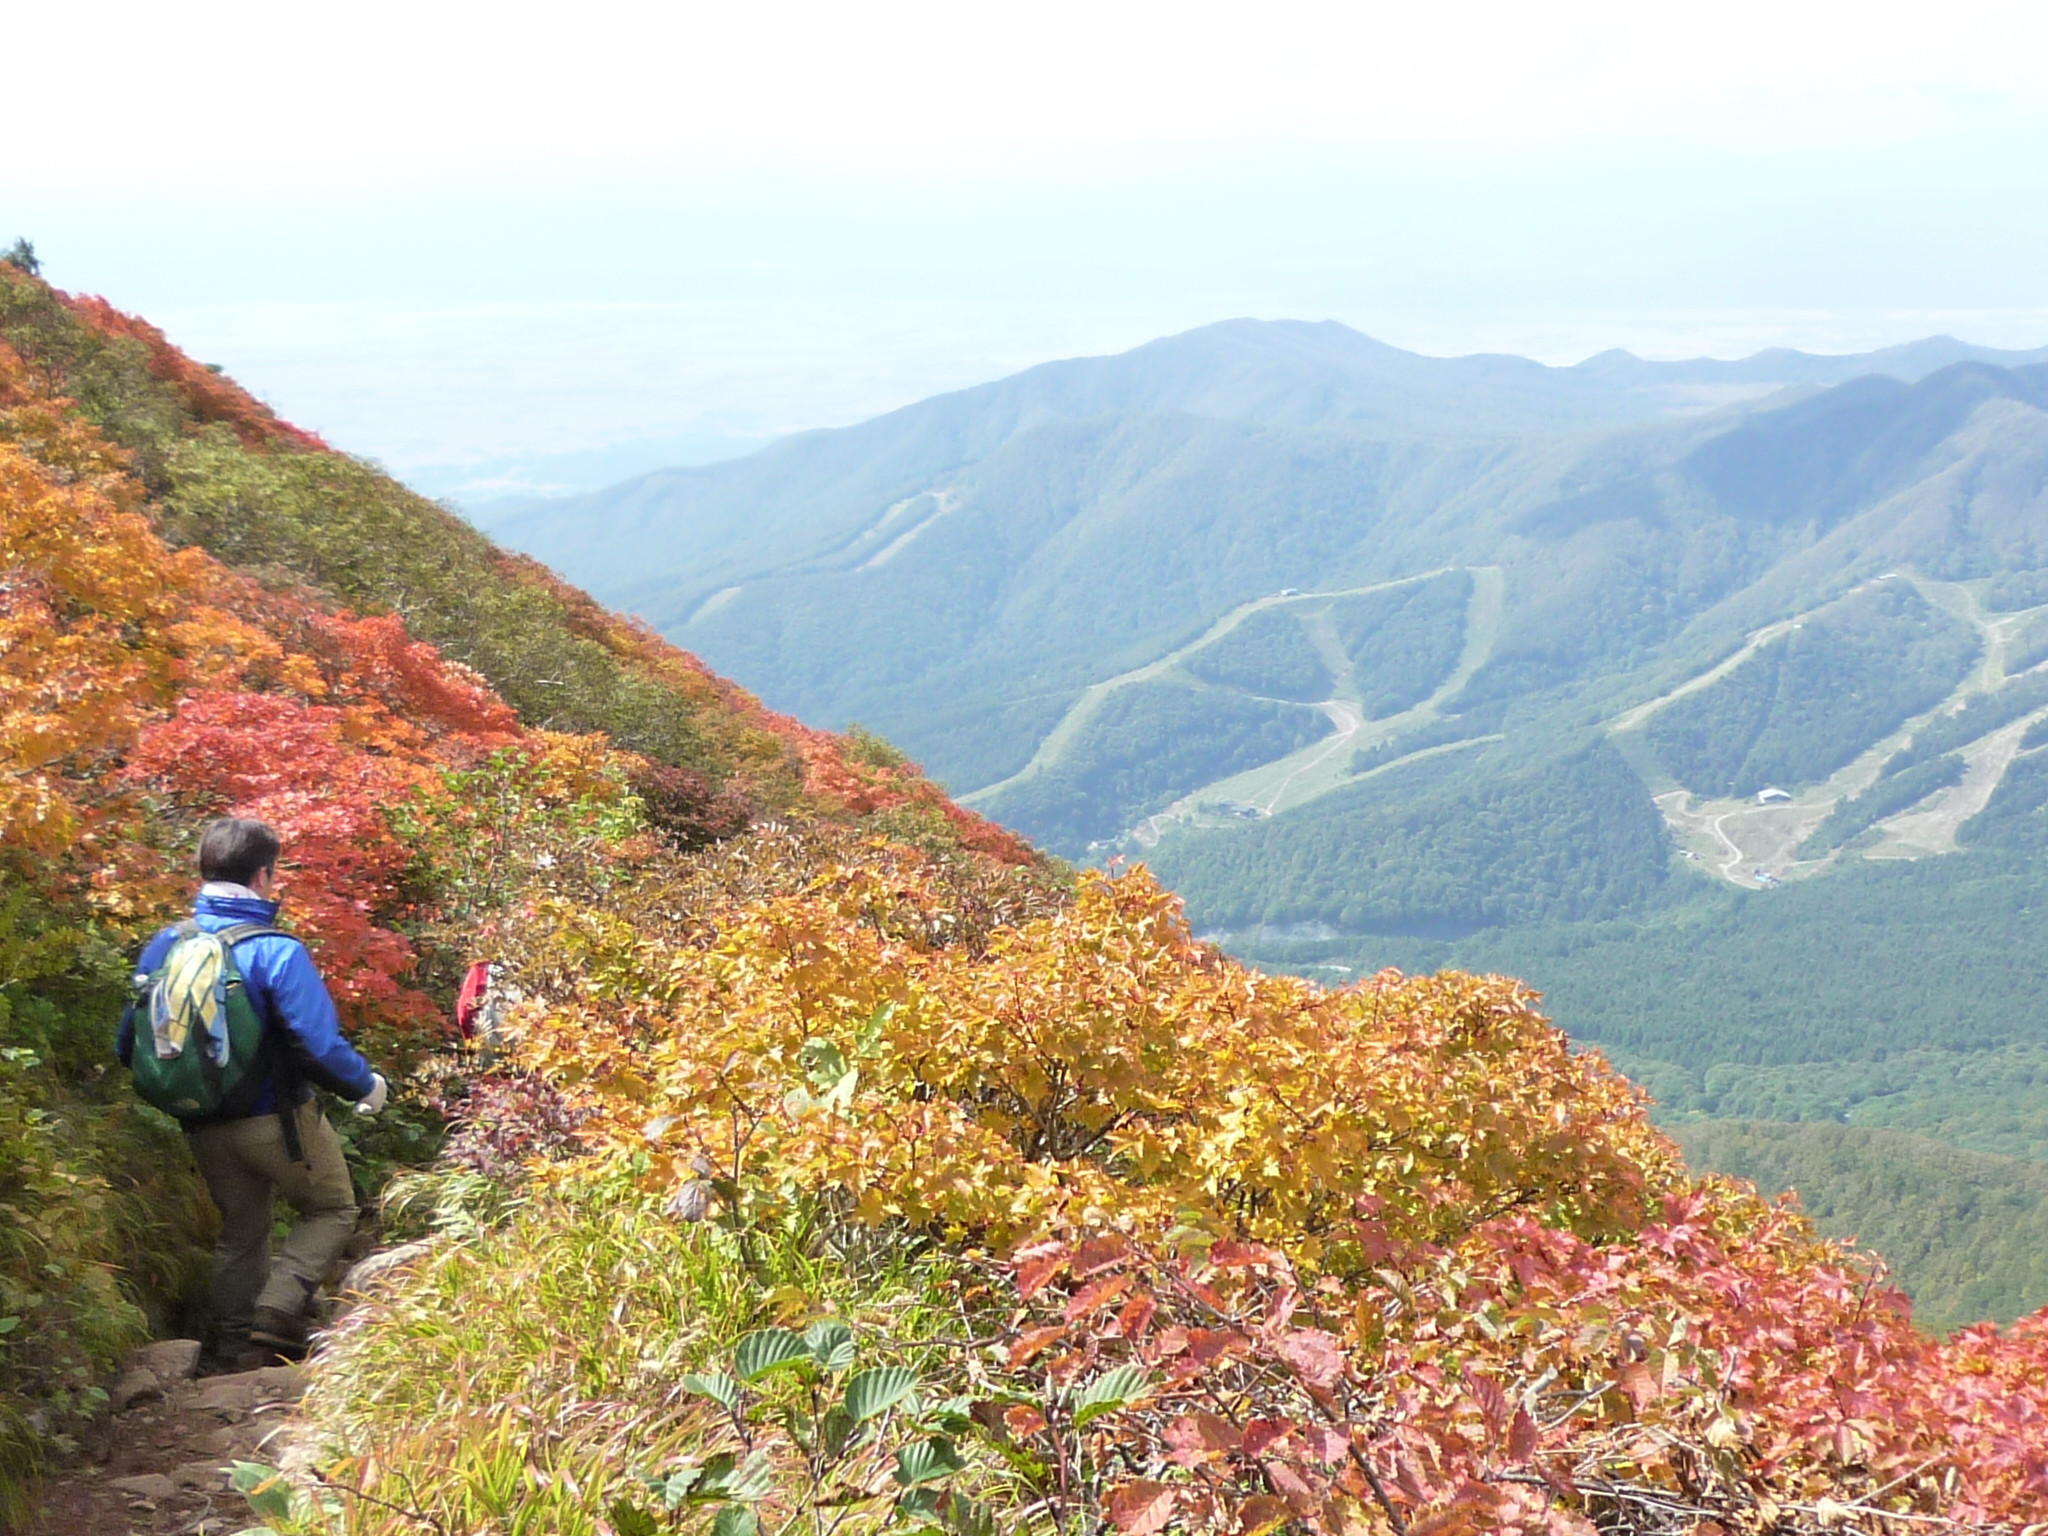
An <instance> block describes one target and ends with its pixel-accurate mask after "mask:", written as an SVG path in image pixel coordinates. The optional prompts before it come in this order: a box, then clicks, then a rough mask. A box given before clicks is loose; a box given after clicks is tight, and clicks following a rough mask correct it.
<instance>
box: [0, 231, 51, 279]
mask: <svg viewBox="0 0 2048 1536" xmlns="http://www.w3.org/2000/svg"><path fill="white" fill-rule="evenodd" d="M0 261H4V262H6V263H7V265H9V266H10V267H19V268H21V270H22V271H24V272H26V273H27V274H28V275H29V276H30V277H40V276H41V275H42V271H43V264H42V263H41V262H40V261H37V260H36V248H35V246H34V244H33V243H31V242H30V241H29V240H28V238H27V237H26V236H16V237H15V241H14V244H13V245H11V246H9V247H8V248H7V251H6V253H5V254H4V255H0Z"/></svg>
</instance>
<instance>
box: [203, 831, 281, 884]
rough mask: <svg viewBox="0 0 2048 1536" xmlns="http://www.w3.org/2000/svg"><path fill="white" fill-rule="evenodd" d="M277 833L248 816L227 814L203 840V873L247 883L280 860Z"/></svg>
mask: <svg viewBox="0 0 2048 1536" xmlns="http://www.w3.org/2000/svg"><path fill="white" fill-rule="evenodd" d="M279 846H280V845H279V843H278V840H277V834H276V833H275V832H273V831H271V830H270V828H268V827H266V826H265V825H264V824H263V823H262V822H260V821H254V820H251V819H250V818H249V817H247V816H223V817H221V819H220V820H219V821H216V822H214V823H213V824H212V825H211V826H209V827H208V828H207V829H206V831H205V833H204V834H202V835H201V837H200V839H199V875H200V878H201V879H203V880H224V881H227V882H229V883H230V884H233V885H247V884H248V883H249V882H250V881H251V880H253V879H255V878H256V877H257V876H258V875H259V874H261V873H262V872H263V871H264V870H266V869H269V868H271V867H272V866H273V865H275V864H276V863H277V850H278V848H279Z"/></svg>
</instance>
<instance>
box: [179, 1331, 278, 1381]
mask: <svg viewBox="0 0 2048 1536" xmlns="http://www.w3.org/2000/svg"><path fill="white" fill-rule="evenodd" d="M269 1363H270V1356H269V1354H268V1352H267V1351H263V1350H259V1349H257V1348H256V1346H255V1345H253V1344H251V1343H250V1342H249V1336H248V1335H247V1334H246V1333H233V1334H225V1333H224V1334H221V1335H219V1336H217V1337H215V1338H211V1339H208V1340H207V1341H206V1347H205V1348H203V1349H202V1350H200V1351H199V1368H198V1370H196V1371H195V1372H193V1374H194V1375H195V1376H233V1375H235V1374H236V1373H238V1372H241V1371H253V1370H255V1369H256V1368H257V1367H258V1366H260V1365H268V1364H269Z"/></svg>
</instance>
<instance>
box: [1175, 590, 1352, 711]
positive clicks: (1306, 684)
mask: <svg viewBox="0 0 2048 1536" xmlns="http://www.w3.org/2000/svg"><path fill="white" fill-rule="evenodd" d="M1181 666H1182V667H1183V669H1184V670H1186V671H1188V672H1190V673H1192V674H1193V675H1194V676H1196V677H1198V678H1200V679H1201V680H1202V681H1203V682H1206V683H1214V684H1216V685H1217V686H1218V687H1222V688H1241V689H1243V690H1244V691H1245V692H1246V693H1256V694H1261V695H1263V696H1265V697H1267V698H1274V699H1294V700H1297V701H1298V702H1300V703H1303V704H1319V703H1321V702H1322V701H1323V700H1324V699H1327V698H1328V697H1329V696H1330V690H1331V689H1332V688H1334V687H1335V686H1336V679H1335V678H1333V677H1331V676H1330V669H1329V668H1328V667H1327V666H1325V665H1324V663H1323V658H1322V656H1321V655H1320V654H1319V653H1318V652H1317V651H1316V648H1315V646H1314V644H1313V643H1312V642H1311V641H1310V640H1309V637H1308V631H1307V630H1305V629H1304V628H1303V627H1302V622H1301V618H1300V616H1299V615H1297V614H1296V613H1295V612H1294V610H1293V609H1291V608H1266V609H1262V610H1261V611H1260V612H1258V613H1254V614H1252V615H1251V616H1250V617H1249V618H1247V619H1245V620H1244V622H1243V623H1241V624H1239V625H1238V626H1237V627H1236V628H1235V629H1233V630H1231V631H1230V633H1228V634H1227V635H1224V636H1223V637H1222V638H1221V639H1219V640H1216V641H1213V642H1212V643H1210V644H1208V645H1205V646H1203V647H1202V648H1201V649H1200V650H1199V651H1197V652H1195V654H1194V655H1192V656H1190V657H1189V658H1188V659H1187V660H1186V661H1184V662H1182V663H1181Z"/></svg>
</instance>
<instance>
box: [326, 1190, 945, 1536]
mask: <svg viewBox="0 0 2048 1536" xmlns="http://www.w3.org/2000/svg"><path fill="white" fill-rule="evenodd" d="M429 1177H430V1178H439V1177H442V1176H438V1175H436V1176H429ZM448 1193H449V1192H448V1191H447V1190H446V1189H437V1188H436V1187H434V1186H433V1185H431V1184H423V1183H420V1182H415V1183H414V1184H412V1185H411V1186H409V1187H408V1186H406V1185H405V1184H404V1183H401V1185H400V1187H399V1188H398V1189H397V1190H396V1191H395V1192H394V1197H393V1198H394V1200H395V1201H396V1202H397V1203H399V1204H400V1205H401V1206H404V1205H407V1204H410V1205H411V1206H412V1207H413V1208H414V1209H416V1210H417V1209H418V1208H420V1207H422V1206H427V1207H432V1206H436V1205H438V1206H439V1221H438V1223H437V1224H438V1225H440V1226H441V1227H442V1228H444V1229H446V1230H452V1231H454V1232H457V1233H463V1232H464V1228H465V1227H466V1226H467V1227H468V1230H467V1232H466V1233H464V1235H458V1236H454V1237H451V1238H448V1239H445V1240H444V1241H442V1242H441V1243H439V1244H438V1245H437V1247H436V1248H435V1249H434V1251H433V1252H432V1253H431V1255H430V1256H429V1257H428V1258H426V1259H424V1260H422V1261H421V1262H420V1263H419V1264H417V1265H416V1266H414V1267H413V1268H412V1269H411V1270H410V1271H408V1272H404V1273H401V1274H400V1275H398V1276H397V1277H395V1278H394V1279H393V1280H392V1281H391V1282H390V1283H389V1284H388V1285H387V1287H386V1288H385V1289H384V1290H383V1291H382V1293H381V1294H380V1295H378V1296H377V1297H376V1298H374V1299H373V1300H371V1301H370V1302H368V1303H366V1304H365V1305H363V1306H361V1307H359V1308H358V1309H357V1310H355V1311H354V1312H352V1313H350V1314H349V1315H348V1316H347V1317H346V1318H345V1319H344V1320H343V1321H342V1323H341V1324H340V1325H339V1326H338V1328H337V1329H336V1331H335V1333H334V1334H333V1336H332V1337H331V1339H330V1340H329V1342H328V1344H327V1347H326V1349H325V1351H324V1353H323V1354H322V1356H321V1357H320V1363H319V1366H318V1369H317V1370H316V1371H315V1373H314V1378H313V1382H312V1386H311V1389H310V1391H309V1394H308V1397H307V1400H306V1411H307V1414H308V1417H309V1418H310V1420H311V1422H312V1424H313V1426H314V1430H315V1433H316V1434H317V1435H318V1437H319V1439H320V1441H321V1447H320V1451H319V1457H320V1458H321V1460H320V1466H321V1475H322V1478H323V1480H324V1481H325V1482H326V1484H327V1485H328V1487H329V1489H330V1490H331V1491H332V1497H330V1499H329V1500H328V1503H329V1510H328V1513H327V1515H326V1516H325V1518H322V1517H320V1516H318V1515H317V1514H316V1515H313V1516H311V1523H310V1524H309V1525H308V1526H306V1527H305V1528H307V1529H319V1530H322V1531H328V1532H345V1533H346V1536H386V1533H389V1536H398V1533H400V1532H406V1533H414V1532H419V1531H423V1530H431V1529H440V1530H443V1531H450V1532H458V1531H459V1532H469V1531H475V1530H489V1531H493V1532H506V1533H524V1532H533V1533H536V1536H537V1533H540V1532H548V1533H550V1536H553V1533H563V1536H584V1533H588V1536H602V1533H606V1532H609V1531H611V1530H612V1529H613V1526H612V1524H611V1523H610V1517H609V1511H610V1509H611V1506H612V1505H613V1503H614V1502H615V1501H616V1500H618V1499H621V1498H634V1497H644V1495H645V1485H644V1483H643V1482H642V1481H641V1479H642V1477H643V1476H654V1475H657V1474H661V1473H664V1472H665V1471H667V1470H668V1469H670V1468H672V1467H673V1466H674V1465H676V1464H677V1463H678V1462H681V1461H689V1460H701V1459H702V1457H703V1456H704V1454H705V1453H706V1451H707V1449H709V1448H715V1446H716V1445H717V1443H719V1436H720V1435H721V1434H723V1433H724V1432H725V1430H726V1421H725V1418H724V1416H723V1414H722V1413H721V1412H720V1411H719V1410H718V1409H717V1408H716V1407H715V1406H714V1405H712V1404H711V1403H709V1402H707V1401H706V1400H705V1399H704V1398H703V1397H701V1396H694V1395H691V1394H690V1393H688V1392H686V1391H685V1390H684V1389H683V1388H682V1386H681V1382H682V1378H683V1377H684V1376H685V1375H687V1374H689V1373H690V1372H692V1371H697V1370H711V1369H718V1368H720V1367H721V1364H722V1362H724V1361H725V1360H726V1358H727V1356H728V1354H729V1351H730V1349H731V1347H732V1345H733V1343H734V1342H735V1341H736V1340H737V1339H738V1338H740V1337H741V1336H742V1335H744V1334H746V1333H747V1332H749V1331H751V1330H753V1329H755V1328H759V1327H764V1326H769V1325H774V1324H782V1325H796V1326H799V1327H800V1326H802V1325H803V1324H804V1323H805V1322H806V1321H808V1320H811V1319H815V1318H817V1317H819V1316H823V1315H833V1316H837V1317H840V1318H842V1319H844V1320H845V1321H846V1322H847V1323H849V1324H850V1325H851V1326H852V1327H853V1329H854V1331H855V1335H856V1338H857V1339H858V1341H859V1345H860V1348H861V1351H862V1355H863V1359H864V1361H882V1360H887V1361H893V1362H898V1363H904V1364H909V1365H912V1366H914V1367H916V1368H918V1369H919V1370H920V1372H921V1373H922V1374H924V1376H925V1378H926V1379H927V1380H935V1379H937V1378H940V1377H942V1376H944V1375H946V1374H947V1373H948V1372H949V1371H951V1370H952V1369H953V1366H954V1364H955V1363H956V1362H957V1360H958V1358H959V1357H958V1351H957V1346H956V1345H955V1344H954V1343H951V1342H949V1341H950V1340H957V1339H958V1338H959V1337H960V1336H961V1328H960V1323H961V1314H960V1308H961V1305H962V1302H961V1297H962V1295H963V1294H965V1293H966V1292H967V1291H968V1290H971V1287H963V1286H962V1285H961V1284H960V1283H959V1280H958V1278H957V1276H956V1273H955V1271H954V1269H953V1267H952V1266H951V1265H950V1264H949V1263H948V1262H947V1261H945V1260H943V1259H941V1258H938V1257H936V1256H933V1255H930V1254H925V1253H920V1252H919V1251H918V1248H919V1245H918V1244H916V1243H915V1242H914V1241H911V1240H907V1239H903V1238H901V1237H892V1238H887V1239H883V1240H876V1239H875V1237H874V1235H873V1234H867V1235H863V1234H860V1233H858V1232H853V1231H844V1230H842V1229H840V1228H839V1227H838V1226H837V1225H836V1224H835V1223H833V1222H831V1221H830V1220H828V1219H827V1218H826V1217H825V1216H824V1215H823V1214H822V1213H821V1212H819V1211H818V1210H816V1209H815V1208H813V1209H809V1210H806V1211H804V1212H801V1213H799V1214H797V1215H794V1216H792V1217H791V1218H790V1219H788V1220H786V1221H784V1222H782V1223H781V1224H779V1225H774V1226H769V1227H755V1228H751V1229H749V1230H747V1231H745V1232H734V1231H732V1230H729V1229H727V1228H725V1227H722V1226H720V1225H718V1224H717V1223H716V1222H710V1221H706V1222H696V1223H692V1222H686V1221H682V1220H680V1219H678V1218H676V1217H673V1216H671V1215H668V1214H665V1213H664V1210H663V1208H662V1206H661V1205H660V1204H659V1203H658V1202H657V1201H656V1200H654V1199H653V1198H651V1197H648V1196H646V1195H643V1194H641V1193H639V1192H638V1191H637V1190H636V1189H634V1188H633V1186H632V1184H631V1182H630V1181H629V1179H628V1177H626V1176H624V1175H619V1176H613V1177H610V1178H608V1179H606V1180H604V1181H601V1182H596V1183H592V1184H589V1185H585V1186H582V1187H578V1188H570V1189H563V1190H560V1191H557V1192H555V1193H552V1194H549V1195H546V1196H542V1197H537V1198H535V1199H534V1200H532V1201H531V1202H529V1203H525V1204H523V1205H520V1206H518V1207H516V1208H514V1209H513V1210H512V1211H511V1213H510V1214H509V1215H508V1216H506V1217H505V1219H504V1220H503V1221H502V1223H501V1224H500V1225H497V1226H495V1227H492V1228H490V1229H488V1230H477V1229H476V1228H475V1227H474V1226H473V1225H471V1224H469V1223H468V1221H467V1220H466V1218H465V1217H464V1216H463V1215H462V1214H461V1208H462V1207H463V1205H464V1201H463V1200H462V1199H461V1198H459V1197H460V1196H461V1195H462V1194H463V1193H464V1191H462V1190H456V1191H454V1195H455V1196H456V1197H457V1198H453V1199H450V1198H447V1196H448ZM470 1193H473V1191H470ZM884 1508H886V1506H884ZM859 1524H860V1522H859V1521H857V1520H856V1521H853V1522H849V1523H848V1524H847V1525H845V1526H843V1527H842V1529H843V1530H846V1531H849V1532H850V1531H852V1530H854V1529H857V1528H858V1527H859ZM769 1528H770V1529H773V1526H770V1527H769Z"/></svg>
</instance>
